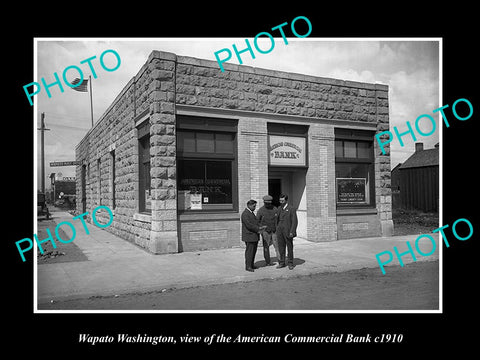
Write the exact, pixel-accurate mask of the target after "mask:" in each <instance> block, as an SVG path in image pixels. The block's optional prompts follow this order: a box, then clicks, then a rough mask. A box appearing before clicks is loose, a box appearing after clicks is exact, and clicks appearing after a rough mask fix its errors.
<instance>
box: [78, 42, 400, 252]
mask: <svg viewBox="0 0 480 360" xmlns="http://www.w3.org/2000/svg"><path fill="white" fill-rule="evenodd" d="M224 66H225V72H222V71H220V69H219V67H218V64H217V63H216V62H215V61H210V60H202V59H196V58H192V57H185V56H178V55H175V54H172V53H167V52H161V51H153V52H152V53H151V54H150V55H149V57H148V60H147V62H146V63H145V64H144V65H143V66H142V68H141V69H140V70H139V72H138V73H137V75H136V76H135V77H134V78H132V79H131V80H130V81H129V82H128V83H127V85H126V86H125V87H124V89H123V90H122V91H121V93H120V94H119V95H118V96H117V97H116V99H115V100H114V102H113V103H112V104H111V105H110V106H109V108H108V109H107V110H106V112H105V113H104V114H103V115H102V116H101V117H100V118H99V119H98V121H97V122H96V124H95V126H94V127H93V128H92V129H90V130H89V131H88V133H87V134H86V135H85V137H84V138H83V139H82V140H81V141H80V143H79V144H78V145H77V146H76V160H77V161H79V164H80V165H77V169H76V179H77V183H76V195H77V211H78V213H84V212H89V214H91V213H92V210H93V209H95V208H96V207H97V206H99V205H104V206H108V207H109V208H110V209H111V210H112V212H113V213H114V219H113V223H112V224H111V225H110V226H109V227H108V228H106V230H107V231H111V232H112V233H114V234H116V235H118V236H119V237H121V238H123V239H125V240H127V241H130V242H132V243H135V244H137V245H139V246H141V247H143V248H145V249H147V250H148V251H150V252H152V253H155V254H161V253H175V252H182V251H197V250H204V249H215V248H228V247H235V246H240V245H241V244H242V242H241V221H240V215H241V213H242V211H243V210H244V208H245V205H246V202H247V201H248V200H249V199H255V200H257V201H258V202H259V205H260V206H261V205H262V197H263V196H264V195H266V194H270V195H272V196H273V197H274V201H278V198H279V195H280V194H281V193H286V194H288V195H289V203H291V204H292V205H293V206H295V207H297V209H298V211H297V214H298V221H299V224H298V230H297V234H298V237H301V238H305V239H308V240H309V241H316V242H319V241H337V240H342V239H349V238H354V237H355V238H357V237H369V236H389V235H392V234H393V222H392V212H391V188H390V153H389V151H388V149H387V154H386V155H383V154H382V152H381V151H380V149H379V147H378V145H377V144H376V143H375V141H374V136H375V134H376V133H378V132H382V131H385V130H388V129H389V118H388V86H386V85H380V84H368V83H360V82H353V81H343V80H336V79H328V78H320V77H314V76H308V75H302V74H296V73H287V72H281V71H272V70H267V69H260V68H253V67H249V66H243V65H234V64H224ZM96 217H97V219H98V221H100V222H102V217H104V218H105V220H104V222H107V221H108V218H107V217H108V214H107V213H104V214H102V213H101V212H98V213H97V216H96ZM88 221H90V222H91V217H90V215H89V216H88Z"/></svg>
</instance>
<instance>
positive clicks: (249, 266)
mask: <svg viewBox="0 0 480 360" xmlns="http://www.w3.org/2000/svg"><path fill="white" fill-rule="evenodd" d="M272 200H273V198H272V197H271V196H270V195H266V196H264V197H263V203H264V205H263V206H262V207H261V208H260V209H259V210H258V212H257V215H255V213H254V211H255V208H256V206H257V202H256V201H255V200H249V201H248V202H247V208H246V209H245V210H244V211H243V213H242V241H244V242H245V245H246V248H245V270H247V271H254V269H256V266H255V265H254V261H255V254H256V253H257V247H258V241H259V240H260V235H261V236H262V242H263V256H264V258H265V262H266V264H267V266H271V265H275V264H274V263H273V262H272V261H271V258H270V245H273V247H274V248H275V252H276V254H277V259H278V266H277V269H280V268H283V267H285V266H287V265H288V268H289V269H290V270H292V269H293V267H294V265H293V238H294V237H296V236H297V224H298V220H297V212H296V209H295V208H294V207H292V206H290V205H289V204H288V195H285V194H282V195H280V206H279V207H278V208H277V207H275V206H273V204H272ZM286 250H287V258H286V259H285V253H286ZM285 260H286V264H285Z"/></svg>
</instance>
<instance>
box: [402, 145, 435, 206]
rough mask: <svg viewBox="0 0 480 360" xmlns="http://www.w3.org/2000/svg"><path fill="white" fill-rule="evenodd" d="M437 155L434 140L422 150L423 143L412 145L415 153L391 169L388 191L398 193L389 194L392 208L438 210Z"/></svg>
mask: <svg viewBox="0 0 480 360" xmlns="http://www.w3.org/2000/svg"><path fill="white" fill-rule="evenodd" d="M438 158H439V144H438V143H437V144H436V145H435V148H433V149H426V150H424V149H423V143H416V144H415V153H414V154H413V155H412V156H410V157H409V158H408V159H407V160H406V161H405V162H404V163H403V164H401V165H400V166H397V167H395V168H394V169H393V170H392V192H393V190H396V191H398V190H399V193H400V196H399V197H398V196H396V195H394V196H393V199H392V201H393V204H392V206H393V208H402V209H405V210H420V211H423V212H438V203H439V166H438V164H439V162H438ZM396 200H397V201H396ZM398 200H400V201H399V202H398Z"/></svg>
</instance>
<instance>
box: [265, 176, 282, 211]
mask: <svg viewBox="0 0 480 360" xmlns="http://www.w3.org/2000/svg"><path fill="white" fill-rule="evenodd" d="M268 194H269V195H270V196H271V197H273V200H272V204H273V206H279V205H280V202H279V199H280V195H281V194H282V180H281V179H268Z"/></svg>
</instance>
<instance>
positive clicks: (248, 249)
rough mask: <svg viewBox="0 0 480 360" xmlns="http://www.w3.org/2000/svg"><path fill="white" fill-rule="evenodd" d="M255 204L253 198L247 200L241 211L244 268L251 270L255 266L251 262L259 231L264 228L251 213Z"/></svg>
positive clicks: (255, 250)
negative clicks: (245, 206) (244, 207)
mask: <svg viewBox="0 0 480 360" xmlns="http://www.w3.org/2000/svg"><path fill="white" fill-rule="evenodd" d="M256 206H257V202H256V201H255V200H249V201H248V202H247V208H246V209H245V210H244V211H243V213H242V241H244V242H245V270H247V271H253V269H255V268H256V267H255V266H254V265H253V263H254V261H255V254H256V253H257V246H258V241H259V240H260V238H259V233H260V231H261V230H263V228H264V227H260V226H259V224H258V220H257V217H256V216H255V214H254V213H253V212H254V211H255V208H256Z"/></svg>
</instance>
